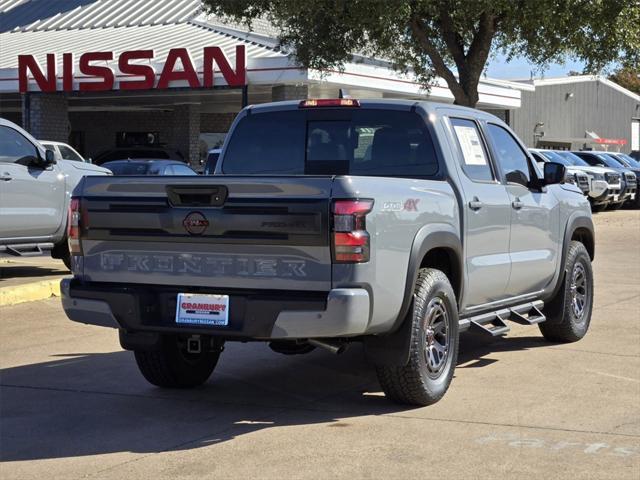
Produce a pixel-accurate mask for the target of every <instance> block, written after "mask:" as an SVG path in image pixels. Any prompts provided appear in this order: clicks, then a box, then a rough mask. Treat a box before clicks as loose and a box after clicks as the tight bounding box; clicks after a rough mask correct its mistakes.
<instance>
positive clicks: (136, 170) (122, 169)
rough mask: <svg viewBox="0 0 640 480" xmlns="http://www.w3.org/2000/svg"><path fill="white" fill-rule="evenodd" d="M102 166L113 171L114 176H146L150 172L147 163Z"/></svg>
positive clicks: (106, 164) (107, 164)
mask: <svg viewBox="0 0 640 480" xmlns="http://www.w3.org/2000/svg"><path fill="white" fill-rule="evenodd" d="M102 166H103V167H105V168H108V169H109V170H111V171H112V172H113V174H114V175H146V174H147V171H148V170H149V164H147V163H128V162H127V163H112V164H109V163H105V164H103V165H102ZM156 175H157V173H156Z"/></svg>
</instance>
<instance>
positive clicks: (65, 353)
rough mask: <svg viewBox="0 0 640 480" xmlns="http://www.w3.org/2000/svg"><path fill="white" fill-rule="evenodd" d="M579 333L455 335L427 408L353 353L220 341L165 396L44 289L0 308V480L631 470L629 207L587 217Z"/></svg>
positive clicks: (637, 373) (624, 474)
mask: <svg viewBox="0 0 640 480" xmlns="http://www.w3.org/2000/svg"><path fill="white" fill-rule="evenodd" d="M595 221H596V235H597V247H596V248H597V251H596V262H595V272H596V277H595V278H596V299H595V308H594V316H593V319H592V324H591V330H590V332H589V334H588V335H587V336H586V338H584V339H583V340H582V341H580V342H578V343H575V344H570V345H553V344H549V343H547V342H545V341H544V340H543V339H542V336H541V335H540V334H539V332H538V329H537V328H536V327H521V326H518V325H515V324H513V325H512V330H511V332H510V333H509V335H508V336H507V337H506V338H504V339H487V338H484V337H475V336H463V338H462V341H461V345H462V347H461V348H462V352H461V357H460V360H459V364H458V368H457V370H456V375H455V379H454V381H453V384H452V386H451V389H450V390H449V392H448V393H447V395H446V396H445V398H444V399H443V400H442V401H441V402H440V403H438V404H437V405H434V406H431V407H426V408H417V409H411V408H406V407H400V406H396V405H393V404H390V403H388V402H387V401H386V400H385V399H384V397H383V396H382V394H381V392H380V387H379V386H378V383H377V381H376V378H375V374H374V372H373V369H372V368H371V367H370V366H369V365H367V364H366V363H365V362H364V359H363V355H362V351H361V349H360V348H358V347H353V348H351V349H349V350H348V351H347V352H346V353H345V354H344V355H342V356H338V357H335V356H332V355H331V354H329V353H325V352H320V351H315V352H313V353H311V354H309V355H306V356H297V357H286V356H282V355H278V354H275V353H273V352H271V351H270V350H269V349H268V348H267V347H266V345H262V344H228V345H227V348H226V351H225V352H224V354H223V356H222V357H221V361H220V364H219V366H218V368H217V370H216V371H215V372H214V374H213V376H212V378H211V379H210V381H209V382H208V383H207V384H206V385H205V386H204V387H203V388H200V389H196V390H191V391H163V390H159V389H156V388H154V387H152V386H150V385H148V384H147V383H146V382H145V381H144V379H143V378H142V376H141V375H140V374H139V373H138V371H137V368H136V366H135V363H134V361H133V355H132V354H131V353H130V352H124V351H122V350H121V349H120V347H119V344H118V340H117V335H116V333H115V332H114V331H111V330H106V329H101V328H98V327H91V326H83V325H78V324H74V323H71V322H69V321H68V320H67V319H66V317H65V316H64V314H63V313H62V309H61V308H60V305H59V299H56V298H52V299H49V300H42V301H38V302H29V303H23V304H20V305H15V306H6V307H2V308H1V310H0V367H1V372H0V383H1V390H0V392H1V393H0V457H1V460H2V463H1V464H0V477H1V478H2V479H3V480H8V479H26V478H64V479H73V478H85V477H89V478H94V477H95V478H129V479H136V478H140V479H147V478H156V479H158V478H174V479H195V478H218V479H222V478H224V479H226V478H242V479H246V478H291V479H297V478H314V479H315V478H323V479H324V478H332V477H333V478H354V479H355V478H358V479H359V478H367V479H374V478H396V479H405V478H407V479H408V478H425V477H434V478H465V477H466V478H505V479H507V478H508V479H513V478H541V477H544V478H546V479H553V478H572V479H578V478H585V479H587V478H588V479H592V478H597V479H606V478H610V479H616V480H618V479H635V480H637V479H638V478H640V306H639V300H640V269H638V265H639V264H640V212H638V211H618V212H606V213H603V214H599V215H597V216H595Z"/></svg>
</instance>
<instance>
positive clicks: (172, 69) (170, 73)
mask: <svg viewBox="0 0 640 480" xmlns="http://www.w3.org/2000/svg"><path fill="white" fill-rule="evenodd" d="M245 55H246V54H245V47H244V45H237V46H236V56H235V57H236V58H235V68H232V67H231V64H230V63H229V60H228V59H227V56H226V55H225V54H224V52H223V51H222V49H221V48H220V47H205V48H203V50H202V57H203V60H202V71H200V72H198V71H197V70H196V67H195V65H194V62H193V60H192V58H191V55H190V54H189V51H188V50H187V49H186V48H173V49H171V50H169V53H168V54H167V57H166V59H165V61H164V65H163V66H162V68H161V69H160V68H158V70H160V73H159V74H158V72H157V71H156V67H154V65H153V62H154V60H156V61H157V59H156V58H155V55H154V51H153V50H130V51H126V52H122V53H120V55H118V56H117V58H116V56H115V55H114V53H113V52H87V53H83V54H82V55H80V57H79V60H78V65H77V68H78V70H79V72H75V63H74V55H73V54H72V53H63V54H62V71H61V72H59V71H57V66H58V62H57V58H56V54H54V53H49V54H47V61H46V66H44V67H43V66H41V65H40V64H39V63H38V61H37V60H36V59H35V57H34V56H33V55H18V84H19V91H20V93H25V92H27V91H29V82H30V80H33V81H35V83H36V84H37V86H38V88H39V89H40V91H42V92H56V91H64V92H71V91H73V90H80V91H81V92H98V91H107V90H150V89H154V88H157V89H165V88H170V87H171V86H172V83H173V82H180V83H181V85H184V84H185V82H186V84H187V85H188V86H189V87H190V88H211V87H213V86H214V83H215V80H214V76H215V72H216V70H218V71H219V72H220V73H221V74H222V77H223V78H224V80H225V82H226V84H227V85H229V86H230V87H241V86H244V85H246V73H247V71H246V56H245ZM114 60H117V65H118V73H117V74H116V72H115V71H114V69H113V68H112V67H111V66H110V65H109V64H110V63H111V62H113V63H115V62H114ZM59 78H61V79H62V88H58V87H59V85H58V79H59Z"/></svg>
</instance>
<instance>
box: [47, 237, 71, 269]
mask: <svg viewBox="0 0 640 480" xmlns="http://www.w3.org/2000/svg"><path fill="white" fill-rule="evenodd" d="M51 257H53V258H59V259H60V260H62V263H64V266H65V267H67V268H68V269H69V270H71V253H69V244H68V243H67V239H66V238H65V239H64V241H62V242H60V243H58V244H56V245H55V246H54V247H53V250H51Z"/></svg>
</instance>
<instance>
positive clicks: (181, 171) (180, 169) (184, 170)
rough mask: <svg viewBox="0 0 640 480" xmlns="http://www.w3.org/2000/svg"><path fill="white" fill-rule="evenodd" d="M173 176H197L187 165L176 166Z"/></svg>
mask: <svg viewBox="0 0 640 480" xmlns="http://www.w3.org/2000/svg"><path fill="white" fill-rule="evenodd" d="M173 174H174V175H197V174H196V172H194V171H193V170H191V169H190V168H189V167H187V166H186V165H174V166H173Z"/></svg>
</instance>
